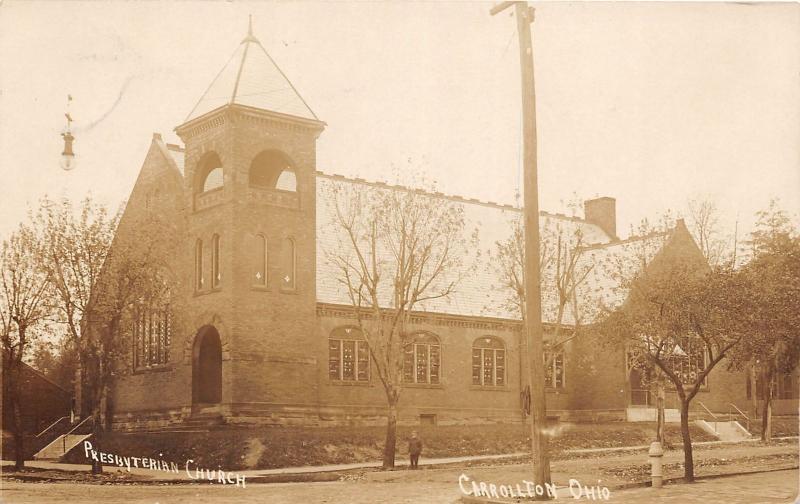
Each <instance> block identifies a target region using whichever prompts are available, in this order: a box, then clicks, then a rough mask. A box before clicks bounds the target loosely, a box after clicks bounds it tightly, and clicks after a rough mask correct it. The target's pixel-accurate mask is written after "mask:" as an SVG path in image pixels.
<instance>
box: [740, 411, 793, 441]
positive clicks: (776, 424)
mask: <svg viewBox="0 0 800 504" xmlns="http://www.w3.org/2000/svg"><path fill="white" fill-rule="evenodd" d="M799 425H800V419H799V418H798V417H796V416H795V417H773V418H772V435H773V436H774V437H781V436H797V432H798V426H799ZM750 433H751V434H752V435H753V436H755V437H761V418H760V417H759V418H753V419H751V420H750Z"/></svg>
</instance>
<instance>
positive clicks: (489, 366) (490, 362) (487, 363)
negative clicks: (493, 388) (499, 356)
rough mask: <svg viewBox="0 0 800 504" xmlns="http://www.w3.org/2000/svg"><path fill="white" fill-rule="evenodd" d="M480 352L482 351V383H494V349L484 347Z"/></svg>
mask: <svg viewBox="0 0 800 504" xmlns="http://www.w3.org/2000/svg"><path fill="white" fill-rule="evenodd" d="M481 352H482V353H483V385H494V351H493V350H491V349H489V348H484V349H482V350H481Z"/></svg>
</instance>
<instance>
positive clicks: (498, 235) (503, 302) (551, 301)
mask: <svg viewBox="0 0 800 504" xmlns="http://www.w3.org/2000/svg"><path fill="white" fill-rule="evenodd" d="M337 183H339V184H359V185H362V186H363V187H364V190H372V191H407V190H409V189H408V188H405V187H398V186H390V185H387V184H382V183H371V182H366V181H364V180H360V179H356V180H353V179H347V178H345V177H341V176H338V175H325V174H318V175H317V222H316V228H317V233H316V234H317V301H318V302H320V303H330V304H340V305H349V304H350V302H349V300H348V297H347V290H346V287H345V286H344V285H342V284H341V283H340V282H339V280H338V278H339V275H340V273H339V270H338V269H337V266H336V265H335V264H333V263H332V262H331V260H330V259H329V257H328V253H330V252H332V251H336V250H342V247H343V246H349V245H348V244H347V240H346V237H344V236H343V231H342V230H341V228H340V226H338V224H335V222H334V217H335V216H334V213H333V212H334V211H335V210H334V208H333V205H332V191H331V185H332V184H337ZM423 194H425V196H426V197H431V198H447V199H449V200H451V201H452V202H453V204H455V205H459V206H461V208H462V209H463V211H464V219H465V228H464V229H465V233H471V232H472V231H473V230H475V229H477V231H478V244H477V252H479V254H477V259H476V266H475V269H474V270H473V271H471V272H470V273H469V274H468V275H466V276H465V277H464V278H462V279H461V281H460V282H459V284H458V286H457V288H456V291H455V292H454V293H453V294H452V295H451V296H449V297H448V298H440V299H434V300H430V301H427V302H425V303H422V304H421V305H418V306H417V310H419V311H423V312H432V313H441V314H450V315H463V316H473V317H491V318H501V319H509V320H519V319H520V314H519V312H518V310H517V309H516V308H515V306H513V303H509V302H508V299H509V294H510V292H509V288H508V287H506V286H505V285H503V281H502V279H501V277H500V275H499V273H498V267H497V264H496V263H497V259H496V258H497V243H498V242H503V241H505V240H507V239H508V238H509V237H511V236H512V233H513V229H514V225H515V222H517V221H519V219H520V218H521V216H522V211H521V209H519V208H516V207H512V206H510V205H497V204H494V203H485V202H479V201H477V200H468V199H464V198H460V197H456V196H447V195H443V194H439V193H435V194H434V193H423ZM540 227H541V229H542V230H543V231H542V235H543V237H544V236H547V235H548V234H552V230H555V229H561V230H563V236H565V237H567V238H569V237H574V236H576V235H577V234H580V235H581V237H582V242H583V243H587V244H594V245H593V247H592V254H593V255H594V254H598V253H601V254H608V253H611V254H623V255H625V254H627V253H629V252H630V251H629V250H628V249H629V245H630V243H631V241H625V242H613V241H612V237H610V236H608V235H607V234H606V233H605V232H604V231H603V230H602V229H601V228H600V227H599V226H597V225H596V224H593V223H590V222H587V221H585V220H583V219H580V218H576V217H569V216H566V215H561V214H552V213H548V212H541V213H540ZM546 231H547V233H546ZM634 241H635V240H634ZM626 244H628V245H626ZM597 251H602V252H597ZM475 252H476V251H475V250H469V251H467V250H465V251H460V252H457V253H461V254H464V256H465V257H467V256H472V257H474V256H475V255H476V254H475ZM381 255H384V254H381ZM584 257H585V258H586V259H587V260H588V257H589V254H586V255H585V256H584ZM386 260H387V261H390V258H389V257H386ZM543 274H544V275H545V278H543V282H542V284H543V291H542V318H543V320H544V321H545V322H550V323H553V322H555V321H556V313H557V305H558V299H557V296H556V295H555V293H554V292H552V289H547V288H546V287H545V286H547V285H552V284H553V281H552V279H553V278H552V277H554V276H555V269H554V268H550V269H549V270H548V271H545V272H544V273H543ZM611 281H612V278H611V276H610V275H609V272H608V271H606V269H605V268H597V269H596V271H591V272H590V273H589V275H588V277H587V280H586V284H591V285H590V286H588V285H587V289H588V290H590V291H591V292H590V293H589V295H591V296H592V297H594V296H595V295H610V294H609V293H610V292H611V291H613V289H612V286H611V285H609V284H610V282H611ZM384 284H386V285H385V287H386V289H387V290H386V292H383V293H382V297H383V298H384V299H386V302H387V306H389V304H388V303H389V300H390V299H391V292H390V289H391V286H390V285H388V282H384ZM572 320H573V316H572V313H571V312H568V313H566V314H565V317H564V319H563V320H562V322H563V323H571V322H572Z"/></svg>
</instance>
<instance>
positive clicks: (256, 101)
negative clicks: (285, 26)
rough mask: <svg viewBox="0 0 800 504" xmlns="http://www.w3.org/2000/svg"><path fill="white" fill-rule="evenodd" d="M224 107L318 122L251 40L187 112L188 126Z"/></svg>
mask: <svg viewBox="0 0 800 504" xmlns="http://www.w3.org/2000/svg"><path fill="white" fill-rule="evenodd" d="M226 105H243V106H246V107H253V108H257V109H262V110H269V111H271V112H278V113H281V114H286V115H290V116H295V117H300V118H303V119H312V120H315V121H317V120H318V119H317V116H316V115H315V114H314V112H313V111H312V110H311V108H310V107H309V106H308V104H306V102H305V100H303V98H302V97H301V96H300V94H299V93H298V92H297V90H296V89H295V88H294V86H293V85H292V83H291V82H289V79H288V78H287V77H286V75H285V74H284V73H283V71H281V69H280V68H278V65H277V64H276V63H275V61H274V60H273V59H272V57H271V56H270V55H269V54H268V53H267V51H266V49H264V46H262V45H261V42H259V41H258V39H257V38H256V37H255V36H253V30H252V24H251V26H250V29H249V31H248V34H247V36H246V37H245V38H244V39H243V40H242V43H241V44H239V47H238V48H237V49H236V51H234V53H233V54H232V55H231V57H230V59H228V62H227V63H226V64H225V66H224V67H222V70H221V71H220V72H219V74H217V77H216V78H215V79H214V80H213V81H212V82H211V85H210V86H209V87H208V89H206V92H205V93H203V96H202V97H201V98H200V100H199V101H198V102H197V105H195V107H194V108H193V109H192V111H191V112H189V115H188V116H187V117H186V121H185V122H189V121H191V120H193V119H196V118H198V117H200V116H202V115H205V114H207V113H209V112H212V111H214V110H217V109H219V108H221V107H224V106H226Z"/></svg>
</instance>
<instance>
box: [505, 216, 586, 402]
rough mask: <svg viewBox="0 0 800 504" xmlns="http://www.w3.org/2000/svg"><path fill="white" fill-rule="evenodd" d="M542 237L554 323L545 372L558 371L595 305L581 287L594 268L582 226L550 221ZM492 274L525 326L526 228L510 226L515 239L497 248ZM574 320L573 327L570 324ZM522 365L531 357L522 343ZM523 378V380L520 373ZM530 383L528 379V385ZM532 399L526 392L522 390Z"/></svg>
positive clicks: (542, 274) (542, 266)
mask: <svg viewBox="0 0 800 504" xmlns="http://www.w3.org/2000/svg"><path fill="white" fill-rule="evenodd" d="M543 222H544V223H545V225H544V226H543V227H542V230H541V233H540V245H539V278H541V279H542V298H543V300H550V301H551V302H543V310H542V311H543V317H548V318H549V319H550V320H547V322H551V323H552V326H551V327H552V330H551V331H550V332H549V334H548V341H547V349H548V350H549V351H548V352H546V353H545V356H544V359H545V369H550V368H552V366H553V361H554V359H556V357H557V354H558V352H559V351H560V350H561V349H563V347H564V345H565V344H566V343H567V342H568V341H570V340H572V339H573V338H575V337H576V336H578V334H579V333H580V327H581V325H582V323H583V322H584V320H585V319H586V318H587V317H588V316H589V313H588V312H589V311H590V308H589V307H590V306H591V304H592V301H591V300H590V299H588V297H587V296H583V295H582V294H583V292H582V291H583V289H582V286H583V285H584V284H585V282H586V279H587V277H588V276H589V274H590V273H591V271H592V269H593V268H594V266H593V265H592V264H590V263H589V262H588V261H585V260H584V257H585V256H584V252H585V249H586V246H587V243H586V242H585V240H584V236H583V231H582V229H581V227H580V226H578V225H575V226H569V225H568V224H564V223H562V222H559V221H557V220H555V219H545V220H544V221H543ZM495 247H496V248H495V251H494V254H492V255H493V257H492V261H491V262H490V264H491V266H490V267H491V268H493V269H494V270H495V273H496V274H497V275H498V276H499V277H500V280H501V281H500V286H501V290H502V292H503V293H504V294H505V298H504V299H505V301H504V304H505V308H506V309H508V310H509V311H512V312H517V313H518V314H519V315H520V317H521V318H522V321H523V327H524V322H525V278H524V264H525V262H524V261H525V237H524V232H523V229H522V222H521V220H519V219H515V220H514V221H512V223H511V234H510V235H509V236H508V238H506V239H505V240H502V241H499V242H497V243H496V244H495ZM567 319H569V323H567ZM520 348H521V352H520V354H521V355H520V356H521V361H520V362H522V361H523V360H524V361H527V359H524V358H522V357H523V356H525V355H528V349H527V345H526V341H525V339H524V338H522V341H521V342H520ZM521 374H524V372H523V373H521ZM525 382H527V379H525ZM523 389H524V390H523V392H522V393H523V394H525V395H527V393H528V392H527V390H528V389H527V388H525V387H523ZM527 403H528V401H527V397H524V398H523V415H524V414H525V413H526V411H525V410H526V405H527Z"/></svg>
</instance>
